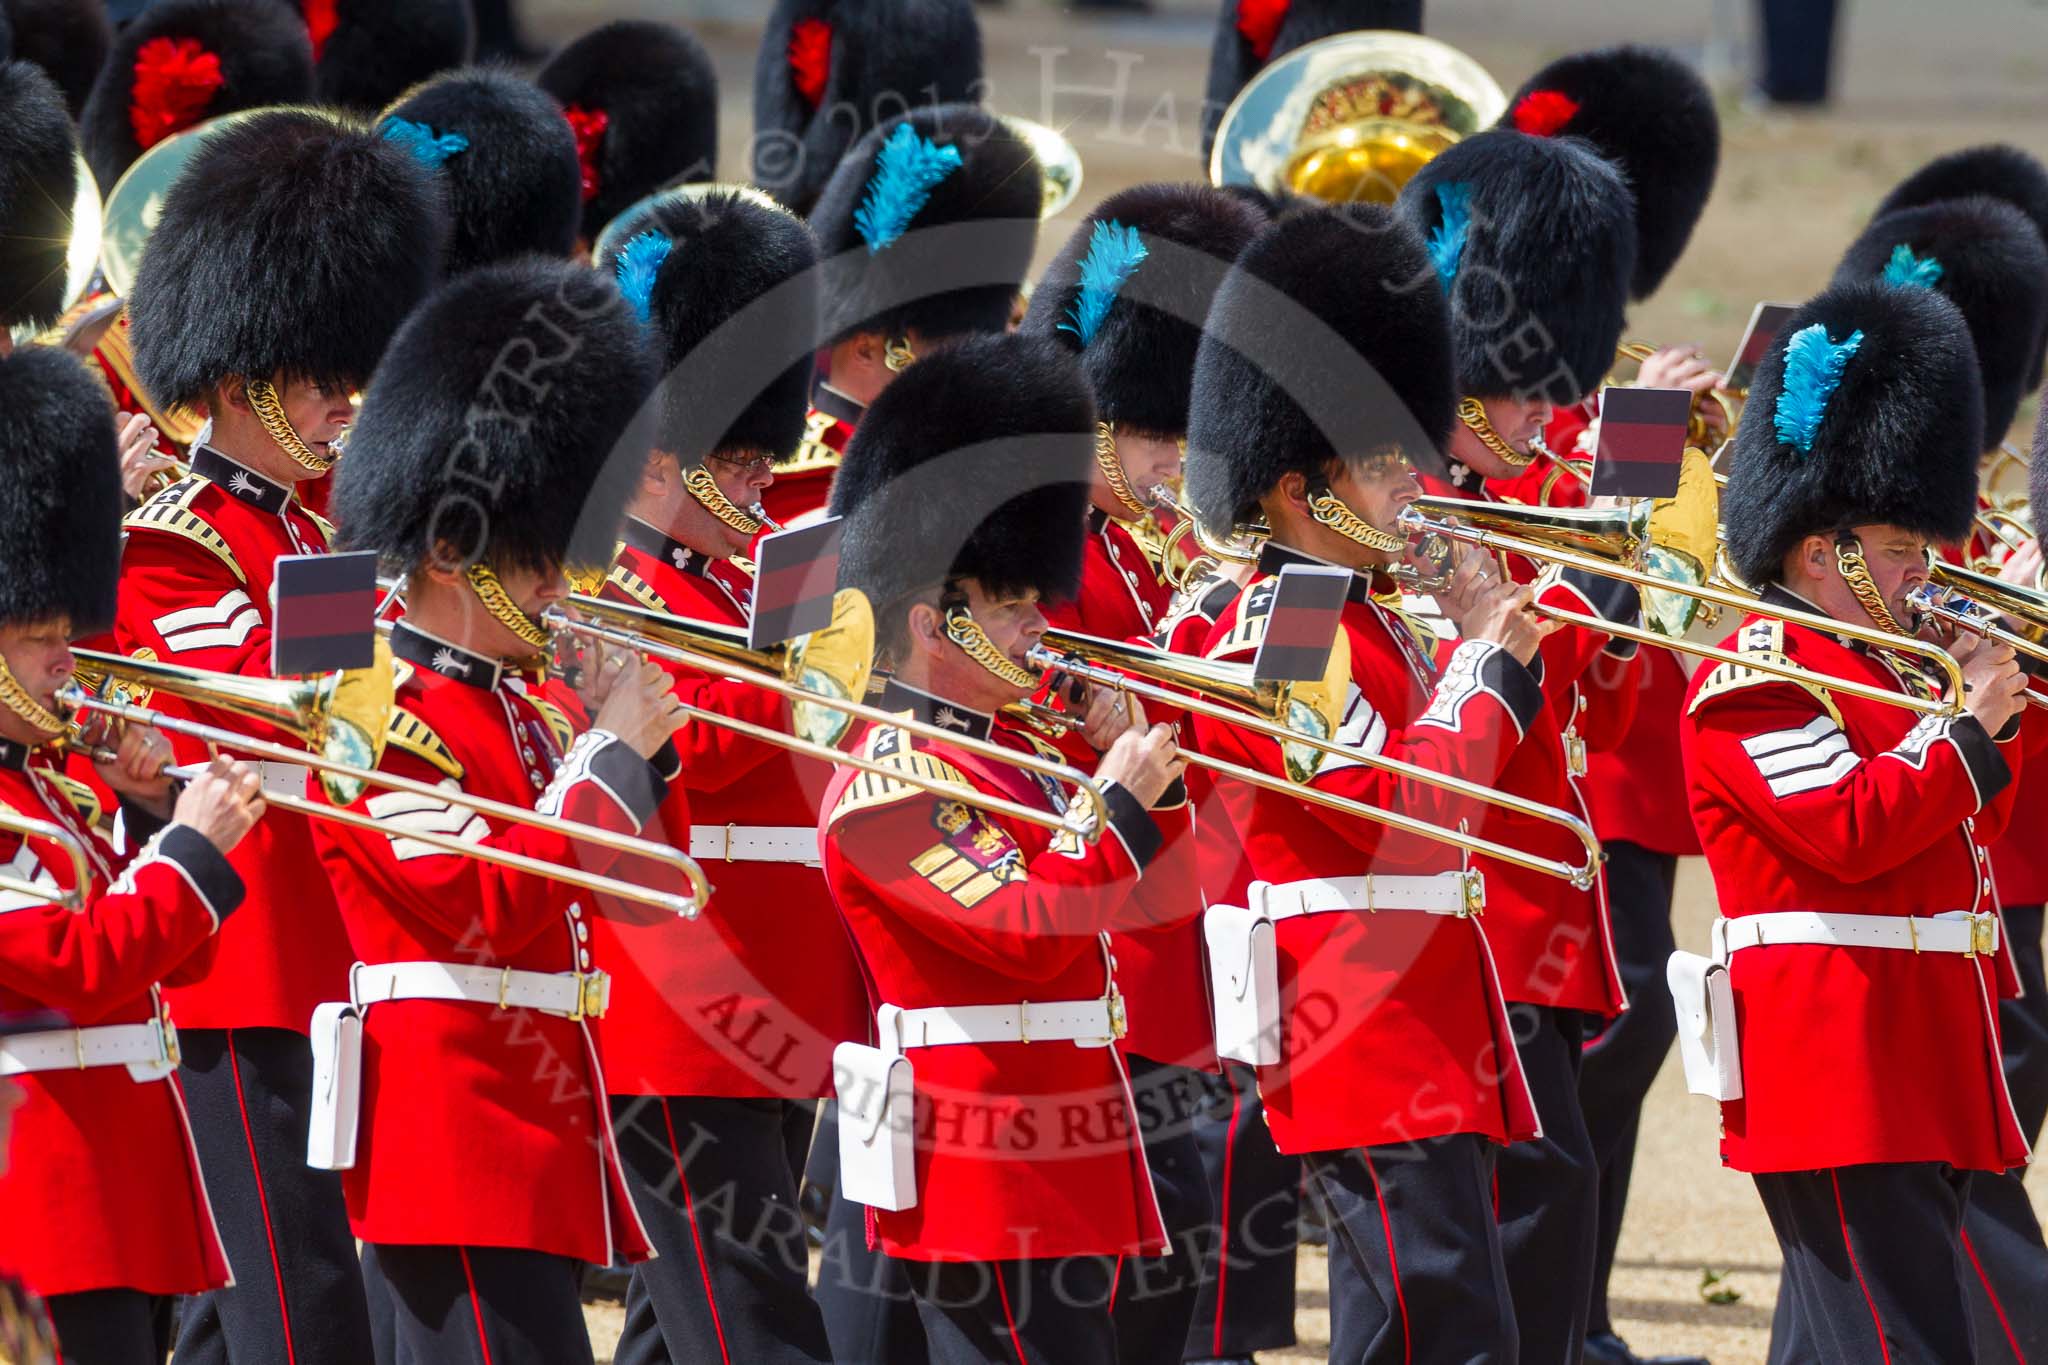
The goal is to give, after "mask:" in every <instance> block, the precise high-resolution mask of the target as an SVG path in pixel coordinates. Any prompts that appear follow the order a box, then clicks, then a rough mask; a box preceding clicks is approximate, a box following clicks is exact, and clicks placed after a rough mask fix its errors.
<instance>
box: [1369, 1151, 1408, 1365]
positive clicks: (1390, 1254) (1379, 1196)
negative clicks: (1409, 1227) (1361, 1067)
mask: <svg viewBox="0 0 2048 1365" xmlns="http://www.w3.org/2000/svg"><path fill="white" fill-rule="evenodd" d="M1358 1154H1359V1155H1360V1156H1362V1157H1365V1173H1366V1174H1367V1175H1369V1176H1371V1177H1372V1199H1373V1202H1374V1203H1375V1204H1378V1205H1379V1206H1380V1231H1381V1232H1383V1233H1385V1234H1386V1238H1387V1273H1388V1274H1389V1275H1392V1276H1393V1277H1394V1306H1395V1307H1396V1308H1398V1309H1400V1310H1401V1359H1402V1361H1403V1362H1404V1365H1406V1362H1409V1361H1412V1360H1414V1359H1415V1333H1414V1332H1413V1331H1411V1330H1410V1329H1409V1326H1408V1296H1407V1294H1405V1293H1403V1292H1402V1289H1401V1259H1400V1257H1398V1256H1396V1255H1395V1254H1394V1222H1393V1220H1392V1219H1391V1218H1389V1217H1387V1195H1386V1191H1385V1190H1382V1189H1381V1188H1380V1173H1379V1171H1378V1170H1377V1169H1376V1168H1375V1167H1374V1166H1373V1164H1372V1158H1371V1157H1370V1156H1367V1155H1366V1151H1365V1149H1364V1148H1363V1147H1361V1148H1359V1149H1358Z"/></svg>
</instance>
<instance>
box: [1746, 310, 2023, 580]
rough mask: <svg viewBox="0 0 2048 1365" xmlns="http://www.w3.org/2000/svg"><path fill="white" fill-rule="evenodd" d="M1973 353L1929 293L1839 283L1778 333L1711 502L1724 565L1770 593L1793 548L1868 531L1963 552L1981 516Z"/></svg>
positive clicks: (1965, 334)
mask: <svg viewBox="0 0 2048 1365" xmlns="http://www.w3.org/2000/svg"><path fill="white" fill-rule="evenodd" d="M1983 430H1984V399H1983V393H1982V388H1981V386H1980V385H1979V383H1978V381H1977V354H1976V348H1975V347H1974V346H1972V345H1971V344H1970V329H1969V326H1968V324H1967V323H1965V322H1964V320H1963V315H1962V314H1961V313H1960V312H1958V311H1957V309H1956V306H1955V305H1954V304H1952V303H1950V302H1949V301H1948V300H1947V299H1946V298H1944V297H1942V296H1941V295H1940V294H1938V293H1936V292H1935V291H1934V290H1932V289H1902V288H1900V287H1898V286H1897V285H1889V284H1884V283H1882V282H1880V281H1875V280H1871V281H1860V282H1857V283H1853V284H1835V285H1832V286H1830V287H1829V288H1828V289H1827V290H1826V291H1825V292H1823V293H1821V294H1819V295H1817V296H1815V297H1814V298H1812V299H1809V300H1808V301H1807V302H1806V303H1804V304H1803V305H1801V306H1800V308H1799V311H1798V312H1796V313H1794V314H1793V315H1792V318H1791V320H1790V321H1788V322H1787V323H1786V324H1785V327H1784V330H1783V331H1781V332H1779V333H1778V337H1777V340H1776V341H1774V342H1773V343H1772V344H1771V349H1770V351H1769V352H1768V353H1767V354H1766V355H1765V357H1764V360H1763V363H1762V364H1761V365H1759V366H1758V367H1757V372H1756V380H1755V383H1754V384H1753V385H1752V386H1751V388H1750V391H1749V403H1748V406H1747V407H1746V408H1745V409H1744V417H1743V422H1742V425H1741V426H1740V427H1738V428H1737V429H1736V433H1735V460H1734V464H1733V466H1732V467H1731V469H1730V471H1729V480H1728V486H1727V488H1726V489H1725V490H1724V491H1723V494H1722V500H1721V524H1722V525H1723V526H1725V527H1726V528H1727V534H1728V554H1729V560H1730V562H1731V563H1732V564H1733V565H1734V567H1735V571H1736V573H1738V574H1740V575H1741V576H1742V579H1743V581H1744V582H1746V583H1750V584H1753V585H1755V586H1757V587H1761V586H1763V585H1764V584H1765V583H1769V582H1773V581H1775V580H1776V579H1777V577H1778V574H1779V572H1780V565H1781V564H1782V563H1783V561H1784V558H1785V555H1786V553H1787V552H1789V551H1790V550H1791V549H1792V547H1793V546H1795V545H1797V544H1798V543H1799V541H1800V539H1801V538H1802V537H1805V536H1809V535H1815V534H1821V533H1826V532H1829V531H1835V530H1840V529H1842V528H1843V527H1848V526H1856V525H1860V524H1863V523H1866V522H1874V523H1881V524H1885V525H1893V526H1903V527H1906V528H1907V529H1909V530H1913V531H1918V532H1920V533H1921V534H1923V535H1926V536H1930V537H1932V538H1934V539H1936V540H1945V541H1954V540H1960V539H1962V537H1963V536H1965V535H1967V534H1968V533H1969V530H1970V518H1971V515H1972V514H1973V513H1974V512H1975V511H1976V509H1977V458H1978V456H1979V455H1980V454H1981V453H1982V451H1983V448H1984V441H1983Z"/></svg>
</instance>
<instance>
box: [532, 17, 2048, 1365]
mask: <svg viewBox="0 0 2048 1365" xmlns="http://www.w3.org/2000/svg"><path fill="white" fill-rule="evenodd" d="M762 8H765V6H764V5H762V4H761V3H760V2H759V0H694V2H693V3H677V2H676V0H611V2H609V3H593V0H530V2H529V4H528V7H527V12H528V14H529V22H530V27H531V30H532V33H533V36H534V38H535V39H536V40H537V41H544V42H556V41H560V40H562V39H565V38H567V37H570V36H573V35H574V34H576V33H578V32H580V31H582V30H583V29H584V28H586V27H588V26H590V25H592V24H595V23H597V22H599V21H600V20H602V19H605V18H611V17H619V16H625V15H635V16H646V17H662V18H672V19H678V20H682V21H684V22H687V23H688V24H689V25H690V26H691V27H692V28H693V30H694V31H696V32H697V33H698V34H699V35H700V36H701V37H703V38H704V39H705V41H706V43H707V45H708V46H709V47H710V49H711V51H712V54H713V57H714V59H715V60H716V61H717V63H718V66H719V69H720V73H721V78H722V81H723V88H724V95H723V109H722V119H723V123H722V136H721V142H722V165H723V166H724V168H725V171H726V174H727V176H728V177H729V178H738V177H740V176H741V175H743V174H744V169H745V166H746V142H747V138H748V136H749V134H750V131H751V127H752V115H751V106H750V103H749V97H748V93H747V92H748V86H749V82H750V80H751V72H752V65H753V57H754V47H755V43H756V39H757V35H758V32H759V27H758V26H759V18H758V11H759V10H760V9H762ZM1843 8H1844V11H1845V13H1846V15H1847V17H1846V19H1845V22H1844V31H1843V33H1842V35H1841V41H1840V46H1839V48H1838V53H1839V56H1838V71H1839V73H1840V75H1839V80H1838V93H1839V99H1838V101H1837V103H1836V105H1835V107H1834V108H1833V109H1831V110H1829V111H1828V112H1825V113H1821V114H1808V115H1799V116H1787V115H1784V114H1779V113H1765V112H1759V111H1756V110H1753V109H1751V108H1749V107H1747V106H1746V105H1745V104H1744V102H1743V101H1742V99H1741V96H1740V91H1739V84H1740V82H1739V80H1736V79H1733V78H1732V77H1731V78H1730V79H1729V80H1728V86H1729V96H1728V99H1727V101H1726V103H1725V105H1724V111H1723V118H1724V124H1723V151H1722V160H1721V164H1722V170H1721V176H1720V181H1719V184H1718V186H1717V188H1716V191H1715V195H1714V198H1713V200H1712V202H1711V203H1710V204H1709V206H1708V208H1707V212H1706V215H1705V217H1704V218H1703V219H1702V220H1701V223H1700V226H1699V229H1698V231H1697V233H1696V234H1695V237H1694V240H1693V244H1692V247H1691V249H1690V250H1689V252H1688V253H1687V255H1686V258H1685V259H1684V260H1683V261H1681V262H1680V264H1679V266H1678V268H1677V269H1676V270H1675V271H1674V272H1673V274H1672V277H1671V279H1670V280H1669V281H1668V282H1667V283H1666V284H1665V286H1664V288H1663V290H1662V292H1661V293H1660V294H1659V295H1658V296H1657V297H1656V298H1654V299H1652V300H1650V301H1649V302H1647V303H1645V304H1643V305H1641V306H1639V307H1638V308H1637V310H1636V313H1635V316H1634V318H1633V319H1632V323H1631V329H1630V330H1631V335H1633V336H1639V337H1642V338H1645V339H1653V340H1660V341H1680V340H1687V341H1697V342H1699V343H1701V344H1703V345H1705V346H1706V347H1707V349H1708V351H1709V354H1710V355H1712V356H1714V357H1716V358H1719V357H1722V356H1725V355H1726V354H1728V353H1729V352H1730V351H1732V349H1733V347H1734V345H1735V342H1736V340H1737V338H1738V336H1739V334H1740V333H1741V330H1742V326H1743V323H1744V322H1745V321H1746V319H1747V317H1748V314H1749V309H1750V306H1751V305H1752V304H1753V303H1755V302H1756V301H1757V300H1759V299H1764V298H1770V299H1775V300H1782V301H1787V302H1796V301H1797V300H1799V299H1801V298H1803V297H1805V296H1806V295H1808V294H1810V293H1811V292H1813V290H1814V289H1815V288H1817V287H1818V286H1819V285H1820V284H1821V283H1822V282H1824V281H1825V279H1826V277H1827V275H1828V274H1829V273H1830V270H1831V267H1832V264H1833V261H1834V259H1835V257H1836V255H1837V254H1838V253H1839V252H1840V250H1841V248H1842V247H1843V245H1844V244H1846V242H1847V241H1848V240H1849V238H1850V237H1851V236H1852V235H1853V234H1854V233H1855V231H1856V230H1857V229H1858V228H1859V227H1860V226H1861V224H1862V223H1863V222H1864V220H1865V219H1866V218H1867V216H1868V214H1869V212H1870V209H1871V208H1872V206H1874V205H1875V204H1876V202H1877V200H1878V199H1879V198H1880V197H1881V196H1882V195H1883V193H1884V191H1885V190H1886V189H1887V188H1888V187H1889V186H1890V185H1891V184H1892V183H1893V182H1894V181H1896V180H1897V179H1898V178H1899V177H1901V176H1902V175H1904V174H1905V173H1907V172H1908V171H1910V170H1911V169H1912V168H1913V167H1914V166H1916V165H1918V164H1919V163H1920V162H1921V161H1923V160H1925V159H1926V158H1928V157H1930V156H1933V155H1936V154H1938V153H1940V152H1942V151H1946V150H1949V149H1951V148H1954V147H1958V146H1963V145H1967V144H1969V143H1973V142H1981V141H1987V140H1993V139H1999V140H2007V141H2012V142H2016V143H2018V144H2019V145H2021V146H2023V147H2027V148H2029V149H2030V150H2032V151H2033V152H2035V153H2036V154H2037V155H2048V134H2044V133H2043V132H2042V128H2043V126H2044V125H2043V122H2042V118H2041V115H2042V113H2043V110H2044V103H2043V98H2042V95H2041V93H2040V92H2041V90H2042V88H2043V83H2042V82H2043V76H2044V75H2048V58H2044V57H2043V55H2042V54H2043V53H2044V52H2048V2H2044V0H1969V3H1967V4H1963V5H1942V6H1927V5H1924V4H1920V3H1917V0H1855V3H1851V4H1847V5H1845V6H1844V7H1843ZM1214 12H1215V11H1214V6H1213V5H1212V4H1208V3H1204V2H1203V0H1163V2H1162V3H1161V5H1160V9H1159V11H1158V12H1157V13H1155V14H1153V15H1150V16H1142V17H1120V18H1115V19H1107V20H1095V21H1087V22H1082V21H1077V20H1075V19H1073V18H1071V17H1069V16H1066V15H1064V14H1062V13H1061V12H1060V11H1058V10H1057V9H1055V8H1052V7H1051V6H1049V5H1046V4H1043V3H1041V2H1040V0H1009V3H1007V4H1006V5H1003V6H1001V7H997V8H990V9H984V10H983V11H982V14H983V28H984V41H985V46H986V48H987V52H988V75H989V80H990V86H991V91H992V95H991V103H993V104H994V105H995V106H996V107H997V108H999V109H1002V110H1005V111H1007V112H1013V113H1019V114H1024V115H1026V116H1029V117H1033V118H1038V119H1041V120H1043V121H1046V122H1050V123H1053V124H1055V125H1057V126H1060V127H1062V128H1064V129H1066V130H1067V132H1068V133H1069V135H1070V136H1071V137H1073V138H1074V140H1075V142H1076V144H1077V145H1078V146H1079V148H1080V150H1081V153H1082V156H1083V159H1084V161H1085V163H1086V166H1087V184H1086V187H1085V188H1084V190H1083V192H1082V202H1081V205H1080V206H1079V207H1078V208H1077V209H1074V210H1070V211H1069V213H1068V215H1067V216H1066V217H1065V218H1064V219H1063V220H1062V221H1060V222H1056V223H1053V224H1049V225H1048V228H1047V231H1046V234H1045V235H1044V237H1043V239H1042V245H1041V251H1040V257H1041V263H1042V262H1043V260H1044V259H1045V258H1047V257H1049V256H1050V255H1051V253H1052V251H1053V250H1054V249H1055V248H1056V247H1057V245H1058V243H1059V241H1060V240H1061V239H1062V238H1063V237H1064V236H1065V235H1066V233H1067V231H1068V230H1070V228H1071V226H1072V223H1073V222H1074V221H1075V218H1076V217H1077V216H1078V212H1079V211H1080V209H1084V208H1085V207H1086V205H1087V204H1089V203H1092V202H1094V201H1095V200H1096V199H1098V198H1100V197H1102V196H1103V195H1106V194H1108V193H1110V192H1111V191H1113V190H1115V189H1117V188H1120V187H1121V186H1123V185H1126V184H1130V183H1133V182H1135V181H1138V180H1141V179H1151V178H1192V177H1194V176H1195V175H1196V174H1197V173H1198V170H1199V168H1198V165H1197V158H1196V146H1197V143H1196V137H1195V127H1196V119H1197V117H1198V107H1199V101H1200V98H1201V90H1202V84H1203V79H1204V72H1205V70H1206V65H1207V51H1208V42H1209V34H1210V26H1211V24H1212V22H1213V19H1212V16H1213V14H1214ZM1430 15H1431V21H1430V25H1431V31H1432V33H1433V34H1435V36H1438V37H1441V38H1443V39H1445V40H1446V41H1449V42H1451V43H1454V44H1456V45H1457V46H1459V47H1462V48H1464V49H1466V50H1467V51H1469V52H1471V53H1472V54H1473V55H1474V56H1475V57H1477V58H1479V59H1480V60H1481V61H1482V62H1483V63H1484V64H1485V65H1486V66H1487V67H1488V68H1489V69H1490V70H1491V71H1492V72H1493V73H1494V74H1495V76H1496V77H1497V78H1498V79H1499V80H1500V82H1501V84H1502V85H1503V86H1504V87H1506V88H1508V89H1512V88H1513V87H1514V86H1515V85H1517V84H1518V83H1519V82H1520V80H1521V79H1522V78H1523V76H1524V75H1526V74H1527V73H1528V72H1530V71H1532V70H1533V69H1535V67H1536V66H1537V65H1539V64H1540V63H1542V62H1543V61H1546V60H1548V59H1549V58H1551V57H1553V56H1556V55H1559V54H1561V53H1564V52H1567V51H1571V50H1574V49H1576V48H1580V47H1588V46H1593V45H1596V44H1599V43H1605V42H1614V41H1621V40H1624V39H1630V40H1643V41H1656V42H1663V43H1669V44H1672V45H1675V46H1678V47H1680V48H1681V49H1683V50H1686V51H1688V52H1691V53H1694V54H1703V55H1704V56H1705V57H1706V58H1707V60H1708V61H1709V62H1710V63H1718V65H1717V66H1716V67H1715V69H1718V70H1721V71H1724V72H1726V71H1732V70H1733V69H1734V67H1733V66H1731V65H1730V63H1734V64H1736V65H1739V64H1740V62H1741V60H1742V51H1743V47H1742V43H1743V37H1744V35H1743V28H1744V25H1745V22H1746V18H1747V5H1746V4H1738V3H1736V0H1709V3H1707V4H1705V5H1687V6H1675V5H1674V6H1652V5H1642V4H1623V3H1618V2H1617V0H1432V3H1431V5H1430ZM1087 87H1092V88H1093V89H1094V93H1089V91H1088V89H1086V88H1087ZM2033 420H2034V412H2033V404H2032V403H2031V402H2030V403H2028V404H2027V405H2026V406H2025V407H2024V408H2023V409H2022V411H2021V414H2020V418H2019V425H2018V426H2017V427H2016V429H2015V430H2016V434H2017V435H2019V436H2021V437H2022V438H2024V436H2025V434H2026V433H2027V432H2029V431H2030V430H2031V429H2032V424H2033ZM1712 914H1713V890H1712V886H1711V884H1710V882H1709V881H1708V878H1707V876H1706V872H1705V868H1704V866H1703V865H1702V864H1700V863H1699V862H1698V860H1690V861H1689V862H1688V863H1687V864H1686V865H1685V866H1684V869H1683V872H1682V875H1681V880H1680V887H1679V898H1678V935H1679V941H1680V942H1681V943H1682V944H1687V945H1698V944H1701V943H1704V942H1705V937H1706V925H1707V922H1708V921H1709V919H1710V918H1711V917H1712ZM1715 1139H1716V1135H1715V1126H1714V1112H1713V1109H1712V1107H1711V1106H1710V1105H1709V1104H1708V1102H1707V1101H1704V1100H1698V1099H1693V1098H1691V1097H1688V1096H1687V1095H1686V1094H1685V1093H1684V1088H1683V1086H1682V1084H1681V1083H1680V1081H1679V1077H1678V1074H1677V1066H1676V1062H1675V1060H1674V1061H1673V1062H1672V1063H1671V1064H1670V1065H1668V1066H1667V1067H1666V1069H1665V1073H1664V1075H1663V1076H1662V1077H1660V1079H1659V1081H1658V1084H1657V1088H1656V1090H1655V1092H1654V1093H1653V1094H1652V1096H1651V1099H1650V1105H1649V1110H1648V1113H1647V1114H1646V1116H1645V1120H1644V1125H1643V1140H1642V1141H1643V1145H1642V1148H1641V1150H1640V1152H1639V1154H1638V1157H1637V1163H1636V1180H1635V1186H1636V1188H1635V1191H1634V1195H1633V1198H1632V1200H1631V1203H1630V1207H1629V1215H1628V1222H1627V1226H1626V1227H1625V1229H1624V1230H1623V1234H1622V1244H1621V1255H1620V1264H1619V1266H1618V1267H1617V1269H1616V1274H1615V1282H1614V1286H1613V1299H1614V1308H1615V1311H1616V1317H1617V1320H1618V1325H1619V1327H1620V1330H1621V1331H1622V1333H1623V1334H1624V1335H1625V1336H1627V1337H1628V1339H1629V1340H1630V1341H1631V1342H1632V1343H1633V1344H1634V1345H1635V1346H1636V1348H1637V1349H1638V1350H1640V1351H1643V1352H1645V1353H1652V1352H1658V1351H1698V1352H1704V1353H1705V1354H1707V1355H1709V1356H1711V1357H1712V1358H1713V1359H1714V1360H1715V1362H1716V1363H1717V1365H1743V1363H1744V1362H1755V1361H1761V1360H1762V1359H1763V1355H1764V1348H1765V1343H1766V1340H1767V1339H1768V1336H1769V1329H1770V1318H1771V1309H1772V1306H1773V1304H1774V1302H1775V1300H1776V1290H1777V1266H1778V1257H1777V1253H1776V1249H1775V1245H1774V1243H1773V1241H1772V1239H1771V1235H1770V1229H1769V1227H1768V1225H1767V1224H1766V1223H1765V1221H1764V1217H1763V1213H1762V1210H1761V1208H1760V1206H1759V1205H1758V1203H1757V1199H1756V1194H1755V1192H1754V1190H1753V1188H1752V1187H1751V1185H1750V1184H1749V1182H1748V1180H1747V1179H1746V1178H1744V1177H1742V1176H1739V1175H1735V1174H1732V1173H1729V1172H1725V1171H1723V1170H1721V1169H1720V1166H1719V1163H1718V1161H1717V1159H1716V1156H1715ZM2041 1192H2042V1191H2041V1186H2040V1185H2039V1184H2038V1183H2037V1184H2036V1185H2035V1194H2036V1200H2037V1206H2038V1204H2039V1201H2040V1196H2041ZM1302 1262H1303V1264H1302V1267H1301V1285H1302V1292H1301V1298H1300V1309H1299V1314H1298V1319H1297V1321H1298V1329H1299V1333H1300V1338H1301V1341H1302V1346H1301V1347H1300V1348H1299V1349H1297V1350H1295V1351H1291V1352H1276V1353H1268V1354H1267V1355H1266V1356H1264V1357H1263V1359H1264V1360H1265V1361H1267V1362H1268V1365H1278V1363H1279V1362H1307V1361H1322V1360H1324V1359H1325V1358H1326V1354H1325V1352H1326V1345H1327V1340H1328V1332H1329V1322H1328V1303H1327V1299H1326V1296H1325V1294H1324V1292H1323V1285H1324V1282H1325V1273H1326V1272H1325V1266H1324V1263H1323V1257H1322V1255H1321V1253H1320V1252H1317V1251H1314V1250H1304V1251H1303V1253H1302ZM1705 1269H1712V1270H1714V1271H1716V1272H1721V1273H1724V1274H1725V1275H1726V1280H1725V1282H1724V1283H1725V1286H1726V1287H1727V1288H1729V1289H1732V1290H1733V1291H1735V1292H1736V1294H1738V1295H1739V1297H1738V1298H1737V1299H1736V1301H1735V1302H1733V1303H1727V1304H1709V1303H1706V1302H1705V1301H1704V1300H1703V1299H1702V1297H1701V1292H1700V1280H1701V1273H1702V1271H1703V1270H1705ZM590 1319H591V1328H592V1336H593V1339H594V1340H596V1341H597V1343H598V1345H599V1348H600V1351H599V1355H600V1359H601V1360H609V1358H610V1356H609V1352H610V1348H611V1344H612V1343H613V1342H614V1341H615V1340H616V1338H617V1334H618V1330H619V1321H620V1315H619V1313H618V1312H617V1311H616V1310H615V1309H604V1308H597V1309H592V1310H591V1312H590Z"/></svg>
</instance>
